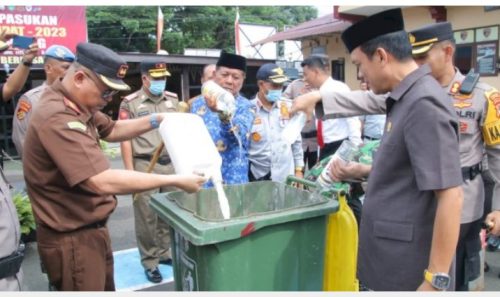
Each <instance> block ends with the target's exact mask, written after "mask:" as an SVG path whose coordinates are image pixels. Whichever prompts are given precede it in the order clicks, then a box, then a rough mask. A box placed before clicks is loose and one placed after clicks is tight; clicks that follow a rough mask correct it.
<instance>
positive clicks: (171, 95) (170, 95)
mask: <svg viewBox="0 0 500 297" xmlns="http://www.w3.org/2000/svg"><path fill="white" fill-rule="evenodd" d="M163 93H164V94H165V96H166V97H175V98H178V97H179V96H177V94H176V93H174V92H169V91H164V92H163Z"/></svg>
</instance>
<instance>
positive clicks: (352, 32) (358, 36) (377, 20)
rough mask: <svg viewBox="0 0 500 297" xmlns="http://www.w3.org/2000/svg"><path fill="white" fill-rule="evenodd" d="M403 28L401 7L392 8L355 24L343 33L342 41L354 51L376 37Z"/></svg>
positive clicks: (350, 50)
mask: <svg viewBox="0 0 500 297" xmlns="http://www.w3.org/2000/svg"><path fill="white" fill-rule="evenodd" d="M402 30H404V21H403V14H402V12H401V9H400V8H396V9H390V10H386V11H382V12H380V13H377V14H374V15H371V16H369V17H367V18H366V19H364V20H361V21H359V22H357V23H355V24H353V25H352V26H350V27H349V28H347V29H346V30H345V31H344V32H343V33H342V41H344V44H345V46H346V47H347V49H348V50H349V52H352V51H353V50H354V49H355V48H357V47H358V46H360V45H362V44H363V43H365V42H367V41H370V40H372V39H374V38H375V37H379V36H381V35H385V34H389V33H393V32H397V31H402Z"/></svg>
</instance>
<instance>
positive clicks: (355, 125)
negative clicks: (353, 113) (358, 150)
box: [346, 117, 363, 146]
mask: <svg viewBox="0 0 500 297" xmlns="http://www.w3.org/2000/svg"><path fill="white" fill-rule="evenodd" d="M346 120H347V126H348V129H349V140H350V141H352V142H353V143H354V144H356V145H358V146H359V145H360V144H362V143H363V140H362V139H361V121H360V120H359V118H358V117H349V118H346Z"/></svg>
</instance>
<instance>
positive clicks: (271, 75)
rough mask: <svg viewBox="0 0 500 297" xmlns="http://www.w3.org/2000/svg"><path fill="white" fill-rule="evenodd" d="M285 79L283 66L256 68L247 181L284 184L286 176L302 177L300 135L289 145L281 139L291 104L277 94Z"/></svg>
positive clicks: (271, 65) (280, 93) (286, 78)
mask: <svg viewBox="0 0 500 297" xmlns="http://www.w3.org/2000/svg"><path fill="white" fill-rule="evenodd" d="M287 80H288V77H287V76H286V75H285V74H284V71H283V69H281V68H280V67H279V66H278V65H276V64H274V63H268V64H264V65H262V66H261V67H260V68H259V70H258V71H257V85H258V87H259V92H258V93H257V95H255V98H254V99H253V100H252V101H251V102H252V104H254V109H255V119H254V121H253V125H252V130H251V136H250V139H251V142H250V149H249V151H248V155H249V156H248V158H249V160H250V168H249V172H248V178H249V180H250V181H261V180H272V181H276V182H282V183H284V182H285V181H286V177H287V176H289V175H295V176H297V177H302V176H303V175H302V170H303V167H304V160H303V151H302V140H301V137H300V136H299V137H298V138H297V139H296V140H295V142H294V143H292V144H291V145H290V144H288V143H286V142H284V140H283V139H282V138H281V132H282V131H283V129H284V128H285V126H286V125H287V124H288V121H289V120H290V113H289V109H290V107H291V106H292V100H290V99H286V98H283V97H282V96H281V95H282V90H283V84H284V83H285V82H286V81H287Z"/></svg>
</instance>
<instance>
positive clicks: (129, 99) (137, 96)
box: [123, 92, 139, 102]
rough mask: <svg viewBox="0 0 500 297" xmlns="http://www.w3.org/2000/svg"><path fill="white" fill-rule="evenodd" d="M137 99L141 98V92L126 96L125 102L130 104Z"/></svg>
mask: <svg viewBox="0 0 500 297" xmlns="http://www.w3.org/2000/svg"><path fill="white" fill-rule="evenodd" d="M137 98H139V92H134V93H132V94H129V95H127V96H125V97H124V98H123V101H127V102H130V101H132V100H134V99H137Z"/></svg>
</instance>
